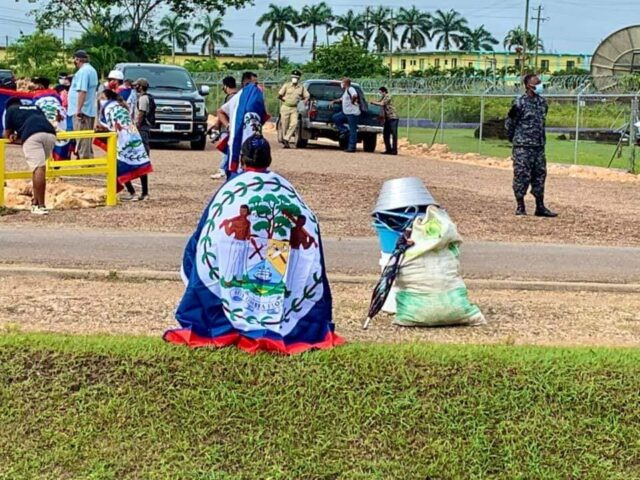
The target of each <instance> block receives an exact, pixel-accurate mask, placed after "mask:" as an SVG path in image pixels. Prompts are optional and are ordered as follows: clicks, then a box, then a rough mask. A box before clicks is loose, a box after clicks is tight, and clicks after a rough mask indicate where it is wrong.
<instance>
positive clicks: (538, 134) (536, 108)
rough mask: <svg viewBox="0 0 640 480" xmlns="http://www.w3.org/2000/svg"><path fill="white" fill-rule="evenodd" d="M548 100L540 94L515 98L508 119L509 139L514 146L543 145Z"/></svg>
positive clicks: (544, 141)
mask: <svg viewBox="0 0 640 480" xmlns="http://www.w3.org/2000/svg"><path fill="white" fill-rule="evenodd" d="M548 110H549V107H548V106H547V101H546V100H545V99H544V98H542V97H541V96H539V95H533V96H529V95H526V94H525V95H522V96H521V97H520V98H517V99H516V100H514V102H513V105H512V106H511V110H509V115H508V118H507V121H506V128H507V133H508V135H509V141H511V142H512V143H513V146H514V147H543V146H544V145H545V143H546V140H547V137H546V135H545V131H544V128H545V121H546V117H547V111H548Z"/></svg>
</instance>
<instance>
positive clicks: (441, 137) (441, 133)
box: [440, 95, 444, 143]
mask: <svg viewBox="0 0 640 480" xmlns="http://www.w3.org/2000/svg"><path fill="white" fill-rule="evenodd" d="M440 143H444V95H442V96H441V97H440Z"/></svg>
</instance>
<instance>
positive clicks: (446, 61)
mask: <svg viewBox="0 0 640 480" xmlns="http://www.w3.org/2000/svg"><path fill="white" fill-rule="evenodd" d="M444 65H445V66H447V65H449V60H447V59H446V58H445V59H444Z"/></svg>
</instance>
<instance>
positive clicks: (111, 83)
mask: <svg viewBox="0 0 640 480" xmlns="http://www.w3.org/2000/svg"><path fill="white" fill-rule="evenodd" d="M123 82H124V74H123V73H122V72H121V71H120V70H111V71H110V72H109V75H108V76H107V83H106V84H105V86H104V87H105V88H106V89H107V90H113V91H114V92H117V91H118V89H119V88H120V86H121V85H122V83H123Z"/></svg>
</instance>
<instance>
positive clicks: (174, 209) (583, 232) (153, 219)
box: [0, 142, 640, 246]
mask: <svg viewBox="0 0 640 480" xmlns="http://www.w3.org/2000/svg"><path fill="white" fill-rule="evenodd" d="M273 143H275V142H273ZM273 151H274V163H273V169H274V170H275V171H278V172H280V173H282V174H283V175H285V176H286V177H287V178H289V180H291V181H292V183H293V184H294V185H295V186H296V187H297V188H298V190H299V191H300V193H301V194H302V196H303V197H304V198H305V200H306V201H307V203H309V204H310V206H311V207H312V208H313V209H314V210H315V211H316V212H317V213H318V214H319V217H320V221H321V225H322V229H323V233H324V235H326V236H334V237H335V236H345V237H349V236H372V235H374V232H373V230H372V228H371V226H370V217H369V214H370V211H371V209H372V207H373V205H374V203H375V199H376V196H377V193H378V191H379V189H380V186H381V185H382V182H383V181H384V180H386V179H389V178H395V177H402V176H418V177H420V178H422V179H423V180H424V181H425V183H426V184H427V186H428V187H429V188H430V189H431V191H432V193H433V194H434V196H435V197H436V199H438V200H439V202H440V203H441V204H442V206H443V207H444V208H446V209H447V210H448V211H449V213H450V214H451V216H452V218H453V219H454V221H456V223H457V225H458V228H459V230H460V232H461V234H462V235H463V237H464V238H465V239H468V240H498V241H527V242H558V243H579V244H596V245H598V244H599V245H621V246H622V245H625V246H638V245H640V188H638V187H639V185H638V182H636V181H635V177H634V178H633V180H632V179H631V177H629V176H623V177H621V176H620V175H599V174H598V175H594V174H592V173H590V172H587V173H586V174H584V175H583V174H576V172H575V171H574V170H570V171H569V170H567V168H566V167H560V168H555V167H554V168H550V175H549V179H548V182H547V187H548V188H547V200H548V202H547V203H548V204H549V206H550V207H551V208H553V209H555V210H557V211H558V212H559V213H560V214H561V216H560V217H559V218H558V219H555V220H547V219H537V218H535V217H533V216H528V217H526V218H516V217H515V216H514V215H513V211H514V203H513V199H512V192H511V172H510V171H509V170H508V165H506V164H504V162H502V163H500V162H498V163H496V162H494V161H491V160H490V159H489V160H482V159H478V158H475V157H474V158H471V157H469V158H467V159H464V158H463V159H460V158H451V156H450V155H448V154H446V152H438V151H433V152H425V151H423V150H420V149H418V148H412V149H411V150H407V149H406V148H405V150H404V154H403V155H400V156H398V157H387V156H384V155H379V154H366V153H363V152H358V153H357V154H356V155H353V154H347V153H344V152H341V151H339V150H337V149H336V148H335V147H333V146H327V145H314V144H311V145H310V146H309V148H307V149H305V150H283V149H280V148H279V147H278V146H277V145H273ZM443 159H444V160H443ZM8 160H9V166H10V169H17V168H24V166H23V163H22V157H21V152H20V150H19V149H18V148H17V147H9V148H8ZM218 160H219V154H218V152H217V151H214V150H213V149H212V147H211V146H208V147H207V151H205V152H193V151H190V150H188V149H186V146H181V147H175V148H166V149H154V150H153V151H152V161H153V164H154V168H155V172H154V173H153V174H152V175H151V178H150V185H151V200H150V201H149V202H143V203H132V204H123V205H120V206H118V207H116V208H98V209H95V208H89V209H69V210H59V211H54V212H52V214H51V215H49V216H48V217H47V218H34V217H33V216H31V215H30V214H29V213H27V212H18V213H16V214H15V215H6V216H3V217H0V224H5V225H22V224H42V225H47V226H51V225H55V226H62V227H67V228H91V229H107V230H113V229H122V230H149V231H165V232H180V233H183V232H184V233H187V232H190V231H191V230H192V229H193V228H194V226H195V224H196V222H197V219H198V218H199V216H200V214H201V212H202V209H203V207H204V205H205V204H206V203H207V201H208V199H209V198H210V196H211V195H212V194H213V193H214V192H215V190H216V189H217V188H218V187H219V186H220V183H221V182H220V181H214V180H211V179H210V178H209V175H210V174H211V173H213V172H214V171H215V170H216V168H217V164H218ZM570 175H574V176H570ZM576 176H577V178H575V177H576ZM585 176H586V177H593V178H583V177H585ZM70 181H71V182H73V183H74V184H77V185H90V186H93V187H96V188H99V187H101V186H102V183H101V182H102V180H101V179H95V180H78V179H73V180H70ZM529 208H530V210H533V199H532V198H531V199H530V200H529Z"/></svg>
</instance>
